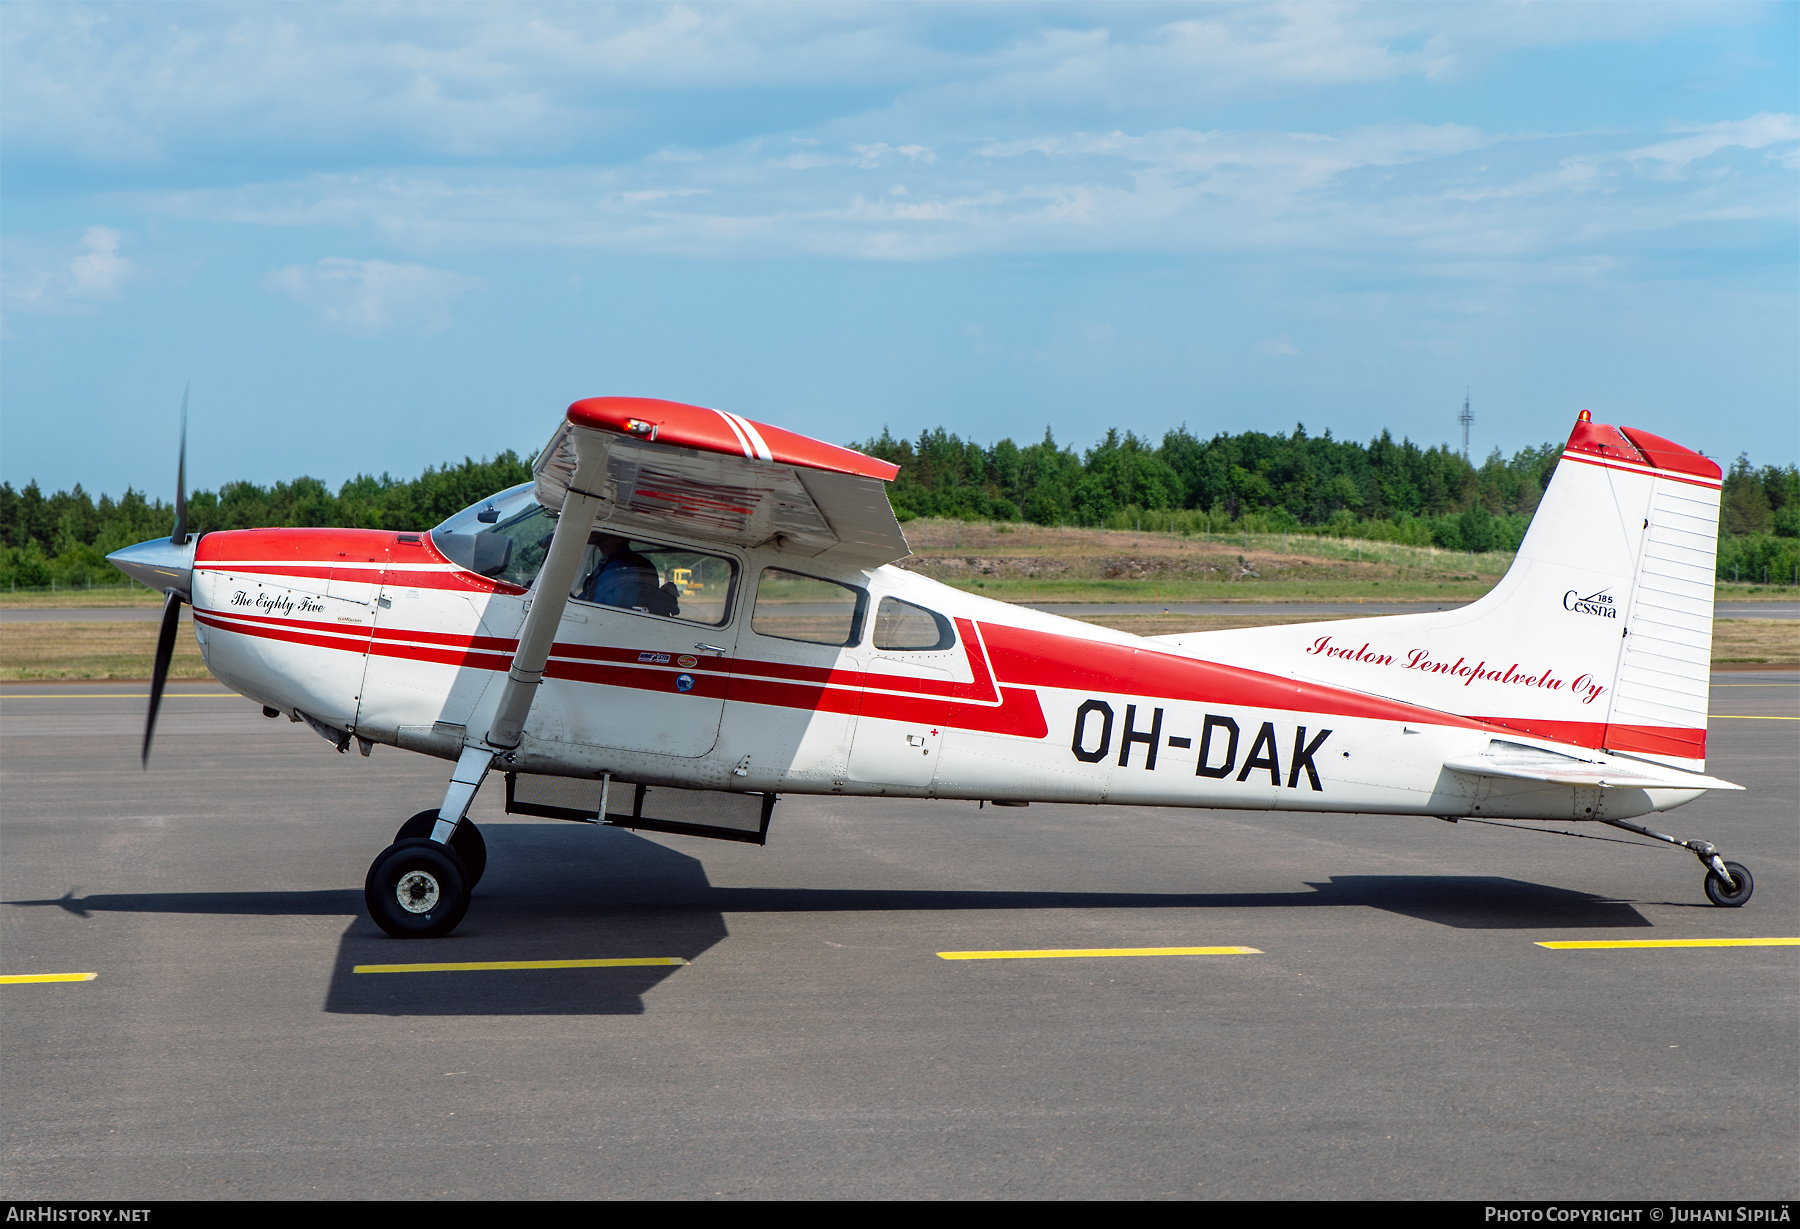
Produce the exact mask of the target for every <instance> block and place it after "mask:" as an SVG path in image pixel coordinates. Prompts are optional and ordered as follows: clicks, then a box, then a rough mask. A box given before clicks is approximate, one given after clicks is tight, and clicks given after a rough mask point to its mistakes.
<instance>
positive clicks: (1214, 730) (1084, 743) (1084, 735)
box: [1069, 700, 1331, 793]
mask: <svg viewBox="0 0 1800 1229" xmlns="http://www.w3.org/2000/svg"><path fill="white" fill-rule="evenodd" d="M1120 724H1121V728H1120V731H1119V733H1120V738H1119V767H1120V768H1129V767H1131V752H1132V748H1134V747H1136V746H1140V745H1141V746H1142V747H1143V749H1144V757H1143V765H1144V768H1145V770H1146V771H1149V772H1154V771H1156V753H1157V752H1158V751H1159V750H1160V749H1161V748H1162V747H1163V746H1164V745H1165V743H1164V740H1163V710H1162V709H1160V708H1157V709H1152V710H1151V717H1150V722H1149V728H1147V729H1140V728H1138V707H1137V705H1135V704H1127V705H1126V706H1125V720H1124V721H1123V722H1122V723H1120ZM1242 732H1243V731H1241V730H1240V729H1239V727H1238V723H1237V722H1236V721H1235V720H1233V719H1232V718H1230V717H1222V716H1220V715H1218V714H1217V713H1208V714H1206V719H1205V720H1204V721H1203V722H1201V724H1200V753H1199V755H1197V756H1196V757H1195V759H1194V775H1195V776H1197V777H1212V778H1214V779H1215V780H1222V779H1224V778H1226V777H1229V776H1231V775H1232V774H1233V773H1234V772H1235V773H1236V774H1237V779H1238V780H1239V781H1248V780H1249V779H1250V774H1251V773H1254V772H1267V773H1268V774H1269V784H1270V785H1280V784H1282V780H1281V742H1280V741H1279V740H1278V739H1277V737H1276V734H1275V723H1274V722H1273V721H1265V722H1263V723H1262V728H1261V729H1259V730H1257V731H1256V734H1255V736H1254V737H1253V738H1252V739H1251V740H1250V747H1249V750H1248V752H1247V753H1246V754H1245V756H1244V760H1243V764H1242V766H1241V767H1240V765H1239V763H1238V744H1239V738H1240V735H1241V734H1242ZM1330 737H1331V731H1330V730H1320V731H1318V732H1317V733H1316V734H1314V735H1313V737H1312V739H1311V740H1310V741H1309V740H1308V739H1307V737H1306V727H1305V726H1303V725H1302V726H1295V727H1294V742H1293V750H1292V752H1291V753H1290V754H1289V755H1288V762H1287V787H1288V788H1289V789H1298V788H1299V785H1300V774H1301V773H1305V774H1306V782H1307V784H1308V785H1310V786H1312V787H1313V789H1314V790H1316V791H1318V792H1319V793H1324V792H1325V787H1324V786H1323V785H1321V784H1320V783H1319V770H1318V769H1317V768H1316V767H1314V765H1313V756H1315V755H1317V754H1318V752H1319V748H1320V747H1322V746H1324V745H1325V740H1326V739H1327V738H1330ZM1166 745H1167V746H1170V747H1175V748H1178V749H1180V750H1183V751H1185V750H1187V749H1188V748H1189V747H1192V746H1193V745H1194V740H1193V739H1192V738H1191V737H1184V736H1182V735H1179V734H1171V735H1169V736H1168V741H1167V744H1166ZM1112 746H1113V708H1112V705H1110V704H1108V703H1107V702H1106V701H1104V700H1087V701H1084V702H1083V703H1082V706H1081V707H1080V708H1078V709H1076V710H1075V736H1074V738H1072V739H1071V740H1070V742H1069V750H1071V751H1073V752H1074V753H1075V758H1076V759H1078V760H1080V761H1081V762H1082V763H1084V764H1098V763H1099V762H1100V761H1101V760H1104V759H1105V758H1106V757H1107V756H1108V755H1109V754H1111V753H1112Z"/></svg>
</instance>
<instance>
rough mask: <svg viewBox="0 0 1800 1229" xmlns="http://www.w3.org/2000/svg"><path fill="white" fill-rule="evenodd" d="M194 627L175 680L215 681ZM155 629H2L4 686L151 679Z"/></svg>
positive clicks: (186, 629)
mask: <svg viewBox="0 0 1800 1229" xmlns="http://www.w3.org/2000/svg"><path fill="white" fill-rule="evenodd" d="M192 626H193V625H192V624H187V625H184V626H183V627H182V629H181V634H179V635H177V636H176V637H175V655H174V657H172V658H171V659H170V662H169V677H170V678H172V679H203V678H211V677H212V675H211V674H210V673H209V672H208V671H207V669H206V663H205V662H204V661H202V660H201V659H200V645H199V644H198V643H197V642H196V641H195V640H194V634H193V631H192ZM156 628H157V625H156V624H155V623H151V622H144V623H0V680H3V681H5V682H9V683H18V682H34V681H40V680H42V681H51V680H56V679H121V680H123V679H147V678H149V677H150V666H151V664H152V662H153V660H154V659H155V657H156Z"/></svg>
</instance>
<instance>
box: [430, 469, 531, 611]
mask: <svg viewBox="0 0 1800 1229" xmlns="http://www.w3.org/2000/svg"><path fill="white" fill-rule="evenodd" d="M555 531H556V520H555V518H553V517H552V516H551V515H550V514H549V513H548V512H546V511H544V509H543V508H542V506H540V505H539V504H538V501H537V486H536V484H535V483H531V482H521V483H520V484H519V485H518V486H515V487H508V488H507V489H506V490H504V491H501V492H500V493H499V494H497V495H492V496H489V497H488V498H487V499H483V500H480V501H478V502H476V503H473V504H470V505H469V506H468V507H467V508H464V509H463V510H462V511H461V512H458V513H457V514H456V515H455V516H453V517H450V518H449V519H448V520H446V521H444V523H443V524H441V525H439V526H438V527H437V528H436V529H433V530H432V531H431V541H432V545H434V546H436V547H437V548H438V550H440V551H442V552H443V553H444V554H445V555H446V556H447V557H448V558H449V559H450V560H451V561H452V562H453V563H456V564H459V565H461V566H462V567H466V568H469V569H470V570H472V571H477V572H480V573H481V574H482V575H484V576H491V577H493V578H494V579H495V580H503V581H506V582H507V583H508V584H513V585H517V586H519V588H521V589H529V588H531V582H532V581H534V580H536V579H537V574H538V569H539V568H541V567H543V566H544V556H545V555H547V554H548V553H549V551H550V535H551V534H552V533H554V532H555ZM486 535H498V536H499V537H502V538H506V539H509V540H510V541H508V542H506V543H501V542H498V541H494V540H493V538H491V537H490V538H488V540H487V541H485V542H484V541H481V540H480V539H481V538H482V537H483V536H486ZM496 548H497V549H496Z"/></svg>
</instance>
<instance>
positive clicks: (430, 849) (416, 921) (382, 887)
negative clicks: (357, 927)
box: [363, 837, 469, 939]
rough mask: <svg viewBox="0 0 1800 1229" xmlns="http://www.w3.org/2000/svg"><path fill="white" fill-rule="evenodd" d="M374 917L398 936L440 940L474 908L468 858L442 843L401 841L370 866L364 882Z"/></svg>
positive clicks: (370, 909) (364, 894)
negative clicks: (464, 861)
mask: <svg viewBox="0 0 1800 1229" xmlns="http://www.w3.org/2000/svg"><path fill="white" fill-rule="evenodd" d="M363 903H364V904H366V905H367V906H368V907H369V917H370V918H372V919H373V920H374V922H375V924H376V925H377V926H379V927H381V928H382V929H383V930H385V931H387V932H388V934H390V935H392V936H393V937H394V938H396V939H436V938H440V937H441V936H443V935H447V934H449V933H450V932H451V931H453V930H455V929H456V925H457V923H458V922H460V921H462V920H463V914H465V913H467V912H468V911H469V889H468V883H467V880H466V879H465V877H464V875H463V865H462V859H460V858H458V857H457V856H456V852H455V851H454V850H451V849H446V848H445V847H444V846H442V845H440V844H438V843H437V842H436V841H432V840H424V839H420V838H418V837H412V838H409V839H407V840H404V841H395V842H394V843H393V844H392V845H389V846H388V847H387V848H386V849H384V850H382V851H381V853H380V854H379V855H377V856H376V858H375V861H374V862H372V863H370V864H369V877H368V878H367V879H365V880H363Z"/></svg>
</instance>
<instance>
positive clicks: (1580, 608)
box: [1563, 589, 1619, 619]
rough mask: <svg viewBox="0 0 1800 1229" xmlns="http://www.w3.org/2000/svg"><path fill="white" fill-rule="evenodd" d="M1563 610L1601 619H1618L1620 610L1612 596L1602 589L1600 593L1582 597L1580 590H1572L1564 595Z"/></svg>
mask: <svg viewBox="0 0 1800 1229" xmlns="http://www.w3.org/2000/svg"><path fill="white" fill-rule="evenodd" d="M1563 609H1564V610H1571V611H1574V612H1575V613H1576V614H1584V615H1593V616H1594V617H1596V618H1600V619H1616V618H1618V617H1619V608H1618V607H1617V606H1615V605H1613V600H1612V594H1610V593H1608V592H1607V591H1606V590H1604V589H1602V590H1600V591H1599V592H1598V593H1590V594H1588V595H1587V596H1586V597H1582V596H1581V590H1580V589H1570V590H1569V591H1568V592H1567V593H1565V594H1563Z"/></svg>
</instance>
